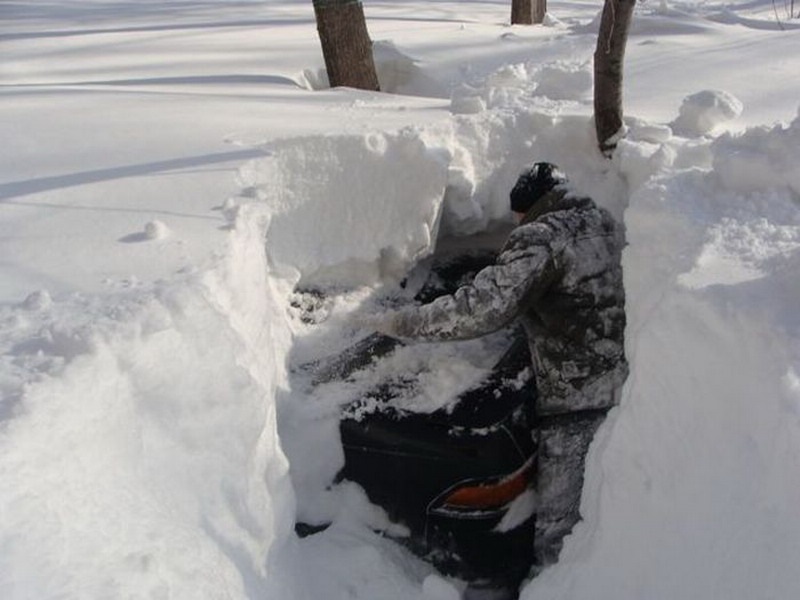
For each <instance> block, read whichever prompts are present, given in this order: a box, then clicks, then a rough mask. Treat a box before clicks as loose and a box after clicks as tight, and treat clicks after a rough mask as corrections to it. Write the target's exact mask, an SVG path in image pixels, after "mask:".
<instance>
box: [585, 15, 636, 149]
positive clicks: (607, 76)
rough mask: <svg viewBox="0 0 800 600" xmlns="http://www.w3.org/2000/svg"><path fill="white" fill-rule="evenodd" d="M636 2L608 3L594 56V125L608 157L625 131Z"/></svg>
mask: <svg viewBox="0 0 800 600" xmlns="http://www.w3.org/2000/svg"><path fill="white" fill-rule="evenodd" d="M635 4H636V0H605V5H604V6H603V16H602V18H601V20H600V33H599V34H598V36H597V49H596V50H595V52H594V125H595V130H596V132H597V143H598V144H599V146H600V151H601V152H603V153H604V154H606V155H608V154H609V153H611V152H612V151H613V150H614V148H615V147H616V145H617V138H618V134H619V133H620V130H621V129H622V70H623V62H624V60H625V44H626V42H627V41H628V30H629V29H630V25H631V18H632V16H633V7H634V5H635Z"/></svg>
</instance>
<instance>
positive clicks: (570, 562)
mask: <svg viewBox="0 0 800 600" xmlns="http://www.w3.org/2000/svg"><path fill="white" fill-rule="evenodd" d="M550 4H551V5H550V11H551V14H550V16H549V18H548V20H547V23H546V24H545V26H541V27H532V28H524V27H509V26H508V25H507V24H506V19H507V18H508V16H507V12H508V7H507V6H506V5H505V3H500V4H498V3H491V2H485V1H474V2H472V1H470V2H444V1H442V2H440V1H428V2H411V3H402V4H395V5H392V4H385V3H378V2H371V1H369V0H367V2H366V3H365V9H366V13H367V17H368V21H369V22H368V25H369V28H370V32H371V35H372V37H373V39H375V40H379V41H380V43H379V44H378V49H377V53H376V56H377V59H378V64H379V69H380V74H381V80H382V82H383V85H384V89H387V90H388V91H389V92H390V93H383V94H373V93H363V92H358V91H354V90H328V89H324V85H323V83H322V82H323V81H324V77H323V76H322V75H321V65H322V59H321V56H320V54H319V48H318V40H317V38H316V32H315V29H314V24H313V14H312V11H311V7H310V2H307V1H305V0H304V1H302V2H301V1H299V0H296V1H293V0H276V1H269V2H267V1H256V0H250V1H247V0H237V1H233V0H230V1H221V2H217V3H205V2H197V1H193V0H173V1H171V2H163V1H160V2H154V1H149V0H147V1H140V2H135V3H129V2H125V1H124V0H111V1H109V0H104V1H101V0H81V1H78V0H72V1H70V0H60V1H58V2H47V3H44V2H29V3H24V4H23V3H13V2H3V3H0V10H2V11H3V16H4V29H3V32H2V34H0V40H1V41H2V44H3V46H4V53H3V61H2V64H0V110H2V113H0V114H2V115H3V117H2V119H0V131H2V138H3V140H4V141H5V144H4V145H3V148H2V150H0V156H2V161H0V174H1V175H2V180H1V181H0V211H1V212H0V246H1V247H2V253H3V254H2V255H3V261H2V262H1V263H0V277H2V283H3V285H2V290H0V291H1V292H2V305H0V331H2V333H1V334H0V345H1V346H2V349H3V355H2V359H1V360H0V392H1V393H2V400H1V401H0V481H1V482H2V484H1V485H0V597H2V598H10V599H15V600H16V599H22V598H37V599H39V598H116V597H135V598H139V597H152V598H197V597H203V598H291V599H301V598H320V597H330V598H361V599H364V600H394V599H397V600H400V599H409V598H420V599H427V600H444V599H453V598H457V597H458V594H459V590H460V589H461V588H462V587H463V585H462V584H461V582H458V581H448V580H446V579H444V578H441V577H440V576H438V575H437V574H435V573H434V572H433V571H432V569H431V568H430V567H429V566H428V565H426V564H424V563H422V562H420V561H419V560H417V559H415V558H414V557H412V556H410V555H409V554H408V553H407V552H405V551H404V550H403V549H401V548H400V547H399V546H398V545H396V544H394V543H393V542H391V541H390V540H389V539H388V538H386V537H384V536H382V535H380V534H378V533H375V532H374V530H377V531H381V530H383V531H387V532H390V533H393V534H397V535H401V534H402V528H399V527H398V526H397V525H395V524H390V523H388V522H387V521H386V519H385V517H384V516H383V515H382V513H381V511H380V510H379V509H378V508H377V507H374V506H370V505H369V503H368V502H367V501H366V499H365V497H364V494H363V492H362V491H361V490H360V489H359V488H358V486H355V485H352V484H347V485H340V486H334V487H330V482H331V479H332V478H333V476H334V475H335V473H336V471H337V469H338V468H339V467H340V466H341V461H342V454H341V448H340V447H339V446H338V438H337V428H336V417H337V415H338V411H339V410H340V407H341V405H342V404H343V403H345V402H346V401H347V400H348V399H349V398H350V397H352V395H353V394H356V393H357V392H358V386H359V384H360V383H364V381H363V380H358V379H356V380H355V381H354V382H350V383H349V384H346V385H344V384H336V383H332V384H327V385H323V386H319V387H317V388H313V387H312V386H311V383H310V381H309V377H308V374H307V373H306V372H305V371H304V370H303V369H300V368H299V367H300V366H301V365H303V364H305V363H307V362H308V361H311V360H315V359H320V358H324V357H326V356H331V355H335V354H337V353H338V352H340V351H341V350H342V348H344V347H345V346H346V345H347V344H348V343H349V342H351V341H353V340H355V339H358V337H359V336H361V335H363V334H364V333H365V332H364V331H362V330H361V329H360V328H359V327H358V321H357V319H354V315H358V314H362V313H365V312H369V311H372V310H375V309H376V308H378V307H379V306H385V305H387V304H391V302H392V301H393V299H394V298H396V296H397V294H399V293H400V291H399V289H398V286H397V283H398V281H399V279H400V277H402V275H403V274H404V273H405V272H406V271H407V270H408V268H409V267H410V266H411V265H412V264H414V263H415V262H417V261H419V260H420V259H424V257H425V256H426V255H427V254H429V253H430V252H431V251H432V250H433V248H434V247H435V245H436V243H437V239H438V240H440V242H439V243H440V244H444V243H446V244H462V245H474V244H476V243H497V242H498V240H501V239H502V235H503V232H504V231H506V230H507V229H508V225H509V215H508V210H507V204H506V203H507V193H508V190H509V189H510V187H511V185H512V184H513V182H514V179H515V177H516V175H517V173H518V172H519V170H520V169H521V168H522V167H523V166H524V165H526V164H527V163H529V162H531V161H533V160H538V159H549V160H552V161H554V162H557V163H559V164H560V165H561V166H562V167H563V168H564V169H565V170H566V171H567V172H568V173H570V175H571V177H572V179H573V182H574V184H575V186H576V188H577V189H578V190H580V191H582V192H585V193H589V194H591V195H592V196H594V197H595V198H596V199H597V200H598V202H599V203H601V204H603V205H604V206H606V207H608V208H609V209H610V210H611V211H612V212H613V213H614V214H615V215H616V216H617V217H618V218H620V219H622V220H624V223H625V226H626V229H627V239H628V243H629V245H628V247H627V248H626V250H625V255H624V259H623V261H624V264H623V267H624V270H625V286H626V294H627V302H628V330H627V334H626V350H627V354H628V359H629V362H630V366H631V375H630V377H629V380H628V383H627V384H626V387H625V390H624V398H623V401H622V404H621V406H620V407H619V408H617V409H615V410H614V411H613V412H612V415H611V416H610V417H609V419H608V420H607V422H606V423H605V424H604V426H603V427H602V428H601V430H600V432H599V434H598V437H597V439H596V441H595V443H594V445H593V446H592V449H591V451H590V455H589V460H588V466H587V482H586V487H585V491H584V500H583V505H582V511H583V514H584V516H585V520H584V521H583V522H582V523H580V524H579V525H578V526H577V527H576V529H575V531H574V533H573V535H572V536H570V537H569V538H568V539H567V541H566V544H565V547H564V550H563V552H562V555H561V560H560V562H559V564H558V565H556V566H554V567H551V568H549V569H547V570H545V571H544V572H543V573H542V574H541V575H540V576H539V577H538V578H536V579H535V580H533V581H532V582H530V583H528V584H527V585H526V586H525V587H524V589H523V591H522V598H526V599H531V600H532V599H533V598H536V599H541V598H571V599H578V598H592V599H598V598H609V599H610V598H614V599H615V600H620V599H624V598H629V599H631V600H633V599H641V598H648V599H658V598H664V599H670V600H672V599H675V598H720V599H723V598H724V599H726V600H728V599H735V598H741V599H743V600H744V599H748V600H749V599H752V598H776V599H788V598H794V597H796V596H797V593H798V591H800V574H798V571H797V569H796V568H795V565H796V564H797V562H798V560H800V508H798V507H800V319H799V318H798V316H797V309H796V307H797V306H798V305H799V304H800V211H799V210H798V208H800V152H798V150H800V116H798V113H797V110H798V98H800V93H799V92H800V85H798V83H797V80H796V77H795V74H796V72H797V70H798V67H799V66H800V64H799V63H800V58H798V57H797V56H796V52H795V51H794V50H795V48H796V46H797V37H798V35H800V33H799V32H800V23H798V22H797V20H796V19H794V20H793V19H789V18H788V15H786V14H785V13H782V12H781V11H782V10H783V8H784V7H782V6H777V7H773V5H772V3H770V2H755V3H733V4H731V3H725V4H724V5H723V4H715V3H713V2H680V3H678V2H668V3H667V2H662V3H661V4H659V5H656V3H645V4H642V5H640V6H639V7H638V8H637V12H636V17H635V22H634V26H633V29H632V32H631V39H630V42H629V48H628V55H627V64H626V77H627V80H626V86H627V87H626V112H627V115H628V122H627V125H628V136H627V138H626V139H625V140H624V141H623V142H622V143H621V145H620V147H619V148H618V150H617V152H616V153H615V155H614V158H613V160H612V161H610V162H608V161H606V160H605V159H603V158H602V157H600V156H599V154H598V153H597V151H596V149H595V144H594V141H593V133H592V126H591V122H590V112H591V62H590V61H591V53H592V51H593V49H594V43H595V35H596V30H597V14H598V11H599V7H600V3H599V2H595V3H560V2H551V3H550ZM776 10H777V13H778V15H779V16H780V17H781V23H778V22H776V18H775V12H776ZM474 234H478V236H479V237H476V236H475V235H474ZM297 286H299V288H300V289H309V288H319V287H321V286H322V287H324V288H325V289H326V290H328V294H329V295H328V297H327V298H325V299H319V298H318V297H317V296H316V295H314V294H308V293H303V292H302V291H298V289H297ZM492 349H493V346H492V340H491V339H488V340H476V341H472V342H463V343H462V342H460V343H454V344H424V345H420V346H416V347H412V348H408V349H405V350H404V351H403V352H401V353H398V355H396V356H395V357H394V358H393V360H392V361H391V362H390V363H388V365H387V368H397V369H402V370H413V371H415V372H417V373H419V375H420V377H421V380H422V382H423V386H422V391H421V393H420V395H419V396H418V397H415V398H410V399H408V402H409V403H411V404H413V405H414V406H415V407H416V408H418V409H419V410H430V409H432V408H433V407H434V406H436V405H440V404H446V402H447V399H448V398H450V397H452V396H453V395H454V394H455V393H456V392H457V391H458V390H459V389H463V388H464V387H466V386H468V385H469V384H470V382H471V381H474V380H475V378H477V377H479V376H480V374H481V373H482V372H483V369H485V368H486V367H487V366H488V365H489V364H490V362H491V356H492ZM379 375H382V374H380V373H378V374H375V373H366V374H364V375H363V377H364V378H367V383H368V378H369V377H373V376H379ZM295 518H302V519H303V520H306V521H310V522H322V521H328V520H332V521H333V525H332V526H331V527H330V528H329V529H328V530H327V531H326V532H324V533H322V534H318V535H315V536H311V537H309V538H305V539H302V540H300V539H297V538H296V537H295V536H294V533H293V530H292V526H293V523H294V520H295Z"/></svg>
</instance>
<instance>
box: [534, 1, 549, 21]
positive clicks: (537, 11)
mask: <svg viewBox="0 0 800 600" xmlns="http://www.w3.org/2000/svg"><path fill="white" fill-rule="evenodd" d="M546 14H547V0H534V2H533V22H534V23H537V24H538V23H544V16H545V15H546Z"/></svg>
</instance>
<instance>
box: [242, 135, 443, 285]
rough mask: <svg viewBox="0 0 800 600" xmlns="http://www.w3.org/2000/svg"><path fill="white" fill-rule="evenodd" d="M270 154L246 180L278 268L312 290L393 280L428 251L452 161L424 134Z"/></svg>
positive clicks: (299, 144)
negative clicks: (263, 208) (263, 213)
mask: <svg viewBox="0 0 800 600" xmlns="http://www.w3.org/2000/svg"><path fill="white" fill-rule="evenodd" d="M268 150H269V152H270V153H271V156H270V157H268V158H265V159H263V160H257V161H253V162H252V163H250V164H249V165H248V166H246V167H245V168H244V169H242V172H241V175H240V177H241V179H242V181H243V183H244V184H245V185H246V186H249V187H253V188H255V189H257V190H258V192H257V196H258V199H259V200H260V201H262V202H264V203H265V204H266V205H268V206H269V210H270V212H271V219H270V224H269V227H268V230H267V234H266V239H267V252H268V255H269V258H270V260H271V261H272V263H273V264H274V265H275V266H276V267H277V268H282V269H291V270H295V271H297V273H298V275H299V277H301V278H302V279H303V281H304V282H306V283H309V284H311V283H314V284H320V283H328V284H330V283H335V284H337V285H345V286H346V285H356V284H363V283H367V282H373V281H375V280H377V279H379V278H381V277H387V276H395V277H397V276H399V275H400V274H402V273H405V271H406V270H407V269H408V266H409V265H410V264H411V263H412V262H413V261H414V260H416V259H418V258H420V257H421V256H424V255H425V254H426V253H428V252H429V251H430V249H431V247H432V244H433V241H434V240H435V238H436V235H437V231H438V227H439V207H440V204H441V199H442V196H443V193H444V187H445V182H446V175H447V163H448V159H449V156H448V153H447V151H446V150H444V149H442V148H441V147H438V146H437V145H436V144H435V142H434V143H431V142H429V141H426V139H425V136H423V135H422V134H421V133H420V132H419V131H415V130H413V129H405V130H402V131H400V132H399V133H379V132H375V133H369V134H366V135H354V136H347V135H345V136H313V137H307V138H299V139H290V140H285V141H282V142H275V143H273V144H271V145H270V146H269V149H268ZM376 259H377V261H376Z"/></svg>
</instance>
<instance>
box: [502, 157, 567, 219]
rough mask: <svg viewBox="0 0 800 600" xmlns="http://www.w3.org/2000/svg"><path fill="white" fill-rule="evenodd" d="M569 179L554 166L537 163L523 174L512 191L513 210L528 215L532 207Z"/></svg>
mask: <svg viewBox="0 0 800 600" xmlns="http://www.w3.org/2000/svg"><path fill="white" fill-rule="evenodd" d="M566 180H567V178H566V177H565V176H564V174H563V173H562V172H561V170H560V169H559V168H558V167H557V166H555V165H554V164H551V163H547V162H537V163H535V164H534V165H533V166H532V167H531V168H530V169H528V170H527V171H525V172H524V173H522V175H520V176H519V179H517V183H516V184H514V189H513V190H511V210H513V211H514V212H516V213H526V212H528V211H529V210H530V208H531V206H533V205H534V203H535V202H536V201H537V200H539V199H540V198H541V197H542V196H544V195H545V194H546V193H547V192H549V191H550V190H552V189H553V188H554V187H556V186H557V185H558V184H560V183H564V182H565V181H566Z"/></svg>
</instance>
